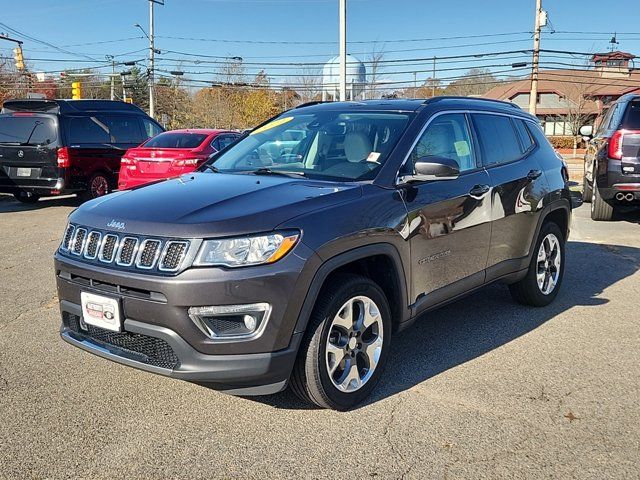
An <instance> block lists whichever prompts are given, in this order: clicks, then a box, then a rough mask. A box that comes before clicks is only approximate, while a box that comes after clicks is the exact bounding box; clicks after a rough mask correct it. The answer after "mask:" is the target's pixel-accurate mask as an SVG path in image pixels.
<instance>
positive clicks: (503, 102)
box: [424, 95, 522, 110]
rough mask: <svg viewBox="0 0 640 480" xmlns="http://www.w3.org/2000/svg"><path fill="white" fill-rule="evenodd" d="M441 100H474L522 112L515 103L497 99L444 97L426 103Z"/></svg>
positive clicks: (427, 100)
mask: <svg viewBox="0 0 640 480" xmlns="http://www.w3.org/2000/svg"><path fill="white" fill-rule="evenodd" d="M441 100H465V101H467V100H472V101H474V100H475V101H481V102H493V103H498V104H500V105H505V106H508V107H512V108H517V109H518V110H522V108H520V106H518V105H516V104H515V103H513V102H505V101H504V100H496V99H495V98H484V97H460V96H456V95H443V96H441V97H431V98H427V99H426V100H425V101H424V103H425V104H426V103H433V102H438V101H441Z"/></svg>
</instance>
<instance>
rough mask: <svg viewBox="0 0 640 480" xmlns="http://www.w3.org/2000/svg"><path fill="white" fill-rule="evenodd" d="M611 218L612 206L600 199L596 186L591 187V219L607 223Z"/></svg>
mask: <svg viewBox="0 0 640 480" xmlns="http://www.w3.org/2000/svg"><path fill="white" fill-rule="evenodd" d="M612 218H613V205H611V204H610V203H609V202H607V201H605V200H603V199H602V197H601V196H600V192H599V191H598V186H597V185H594V186H593V199H592V200H591V219H592V220H595V221H603V222H608V221H609V220H611V219H612Z"/></svg>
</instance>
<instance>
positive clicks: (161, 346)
mask: <svg viewBox="0 0 640 480" xmlns="http://www.w3.org/2000/svg"><path fill="white" fill-rule="evenodd" d="M62 320H63V322H64V325H65V326H66V327H67V328H69V329H70V330H72V331H73V332H75V333H77V334H79V335H83V336H84V337H87V338H90V339H91V340H93V341H96V342H99V343H102V344H106V345H110V346H113V347H116V348H119V349H120V350H124V351H126V352H127V353H129V354H132V356H133V357H134V358H135V359H136V360H138V361H139V362H142V363H146V364H148V365H153V366H156V367H160V368H167V369H170V370H173V369H176V368H178V367H179V366H180V359H179V358H178V357H177V356H176V354H175V352H174V351H173V349H172V348H171V346H170V345H169V344H168V343H167V342H165V341H164V340H162V339H161V338H155V337H150V336H148V335H142V334H140V333H131V332H112V331H110V330H105V329H102V328H98V327H94V326H93V325H87V326H86V327H87V329H86V330H84V329H82V328H81V327H80V317H79V316H77V315H74V314H72V313H68V312H64V313H63V316H62Z"/></svg>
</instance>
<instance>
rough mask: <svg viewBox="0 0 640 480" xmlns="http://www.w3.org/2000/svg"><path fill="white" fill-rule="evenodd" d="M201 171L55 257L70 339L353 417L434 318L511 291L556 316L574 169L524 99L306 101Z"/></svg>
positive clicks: (93, 213) (112, 355)
mask: <svg viewBox="0 0 640 480" xmlns="http://www.w3.org/2000/svg"><path fill="white" fill-rule="evenodd" d="M292 139H293V140H292ZM201 170H202V171H200V172H197V173H193V174H187V175H182V176H180V177H178V178H174V179H170V180H167V181H163V182H160V183H156V184H153V185H150V186H147V187H143V188H139V189H134V190H131V191H122V192H116V193H113V194H111V195H107V196H105V197H103V198H99V199H96V200H93V201H90V202H88V203H85V204H84V205H82V206H81V207H80V208H78V209H77V210H76V211H74V212H73V213H72V214H71V215H70V218H69V225H68V226H67V229H66V231H65V233H64V239H63V241H62V244H61V246H60V248H59V250H58V251H57V252H56V254H55V271H56V277H57V286H58V295H59V299H60V309H61V312H62V321H63V324H62V330H61V334H62V337H63V338H64V339H65V340H66V341H67V342H69V343H71V344H73V345H76V346H78V347H80V348H83V349H85V350H87V351H89V352H92V353H95V354H97V355H100V356H103V357H106V358H109V359H111V360H115V361H117V362H120V363H124V364H126V365H130V366H133V367H137V368H140V369H143V370H147V371H150V372H155V373H160V374H163V375H168V376H170V377H174V378H179V379H183V380H188V381H192V382H197V383H204V384H208V385H212V386H213V387H215V388H218V389H220V390H225V391H227V392H229V393H234V394H241V395H245V394H267V393H274V392H277V391H280V390H282V389H284V388H285V387H286V386H287V385H288V384H291V386H292V388H293V389H294V391H295V392H296V393H297V394H298V395H299V396H301V397H302V398H303V399H306V400H308V401H311V402H313V403H315V404H317V405H320V406H322V407H328V408H335V409H346V408H349V407H351V406H352V405H354V404H356V403H357V402H359V401H360V400H362V399H363V398H364V397H365V396H366V395H367V394H368V393H369V392H370V391H371V390H372V389H373V388H374V386H375V384H376V382H377V381H378V379H379V377H380V375H381V373H382V369H383V367H384V364H385V362H386V360H387V357H388V354H389V347H390V342H391V337H392V334H393V332H395V331H398V330H401V329H403V328H406V327H407V326H408V325H410V324H411V323H412V321H413V320H414V319H416V318H417V317H418V316H420V315H421V314H423V313H424V312H426V311H427V310H430V309H433V308H435V307H438V306H440V305H442V304H444V303H446V302H449V301H451V300H454V299H457V298H459V297H462V296H463V295H465V294H467V293H469V292H471V291H473V290H475V289H477V288H480V287H482V286H483V285H486V284H488V283H491V282H495V281H498V280H499V281H502V282H504V283H506V284H508V285H509V288H510V289H511V292H512V294H513V296H514V297H515V299H516V300H517V301H519V302H521V303H524V304H527V305H532V306H544V305H547V304H548V303H550V302H551V301H552V300H553V299H554V298H555V296H556V295H557V293H558V290H559V288H560V284H561V282H562V278H563V271H564V258H565V257H564V245H565V242H566V239H567V236H568V234H569V223H570V216H571V208H572V207H571V197H570V194H569V190H568V188H567V172H566V168H565V166H564V165H563V163H562V161H561V160H559V159H558V157H556V155H555V153H554V151H553V149H552V148H551V146H550V145H549V143H548V142H547V140H546V139H545V137H544V135H543V133H542V131H541V129H540V127H539V125H538V122H537V121H536V119H535V118H534V117H532V116H530V115H528V114H527V113H524V112H523V111H522V110H521V109H519V108H518V107H516V106H515V105H512V104H509V103H503V102H496V101H489V100H481V99H471V98H455V97H441V98H434V99H431V100H427V101H424V100H382V101H380V100H376V101H365V102H350V103H320V104H311V105H303V106H301V107H298V108H296V109H293V110H290V111H287V112H285V113H283V114H282V115H280V116H278V117H277V118H275V119H272V120H270V121H268V122H266V123H265V124H263V125H262V126H260V127H258V128H256V129H254V130H253V131H252V132H251V133H249V134H248V135H246V136H245V137H244V138H243V139H241V140H240V141H238V142H237V143H235V144H234V145H233V146H231V147H230V148H228V149H226V150H223V151H222V152H220V153H218V154H216V156H215V157H213V158H212V159H211V160H210V162H209V163H208V164H205V166H204V167H203V168H202V169H201Z"/></svg>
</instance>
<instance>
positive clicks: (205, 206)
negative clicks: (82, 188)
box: [70, 173, 362, 238]
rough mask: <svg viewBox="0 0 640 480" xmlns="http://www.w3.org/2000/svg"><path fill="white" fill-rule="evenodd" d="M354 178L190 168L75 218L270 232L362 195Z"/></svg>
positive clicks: (215, 232) (183, 234)
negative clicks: (336, 179) (322, 178)
mask: <svg viewBox="0 0 640 480" xmlns="http://www.w3.org/2000/svg"><path fill="white" fill-rule="evenodd" d="M361 195H362V192H361V187H360V186H359V185H358V184H353V183H337V182H324V181H323V182H320V181H314V180H306V179H297V178H289V177H283V176H266V175H251V174H223V173H191V174H185V175H182V176H181V177H177V178H173V179H170V180H166V181H163V182H159V183H155V184H151V185H148V186H145V187H142V188H138V189H134V190H126V191H123V192H115V193H112V194H110V195H107V196H105V197H101V198H97V199H95V200H92V201H90V202H87V203H85V204H83V205H82V206H80V207H79V208H78V209H77V210H75V212H73V214H72V215H71V217H70V220H71V221H72V222H74V223H78V224H82V225H86V226H89V227H93V228H98V229H102V230H112V228H110V227H108V226H107V224H109V223H111V224H112V225H118V227H120V228H119V229H118V232H120V233H132V234H138V235H150V236H162V237H177V238H207V237H216V236H230V235H243V234H249V233H258V232H267V231H271V230H273V229H274V228H276V227H277V226H278V225H280V224H281V223H283V222H285V221H287V220H290V219H292V218H294V217H296V216H298V215H301V214H304V213H309V212H311V211H313V210H318V209H323V208H326V207H330V206H334V205H336V204H338V203H341V202H346V201H348V200H351V199H355V198H358V197H360V196H361Z"/></svg>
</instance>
